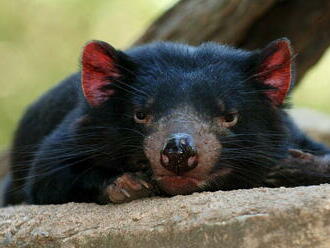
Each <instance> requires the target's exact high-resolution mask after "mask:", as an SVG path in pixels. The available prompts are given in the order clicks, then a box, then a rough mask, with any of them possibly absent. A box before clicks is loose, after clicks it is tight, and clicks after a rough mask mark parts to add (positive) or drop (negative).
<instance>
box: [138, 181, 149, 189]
mask: <svg viewBox="0 0 330 248" xmlns="http://www.w3.org/2000/svg"><path fill="white" fill-rule="evenodd" d="M139 181H140V183H141V184H142V185H143V186H144V187H145V188H147V189H149V188H150V186H149V184H147V183H146V182H145V181H143V180H142V179H140V180H139Z"/></svg>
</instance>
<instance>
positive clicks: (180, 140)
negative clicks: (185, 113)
mask: <svg viewBox="0 0 330 248" xmlns="http://www.w3.org/2000/svg"><path fill="white" fill-rule="evenodd" d="M160 161H161V164H162V166H163V167H164V168H166V169H167V170H170V171H173V172H175V173H176V174H181V173H183V172H187V171H189V170H192V169H194V168H195V167H196V166H197V164H198V161H197V151H196V147H195V145H194V141H193V138H192V137H191V136H190V135H188V134H185V133H176V134H173V135H171V136H170V137H169V138H168V139H167V141H166V143H165V145H164V148H163V150H162V151H161V154H160Z"/></svg>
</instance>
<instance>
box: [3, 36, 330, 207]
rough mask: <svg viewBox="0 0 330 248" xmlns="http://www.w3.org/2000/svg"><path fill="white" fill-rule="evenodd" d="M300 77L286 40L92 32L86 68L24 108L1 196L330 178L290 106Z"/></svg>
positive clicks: (318, 148)
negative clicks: (249, 45) (197, 41)
mask: <svg viewBox="0 0 330 248" xmlns="http://www.w3.org/2000/svg"><path fill="white" fill-rule="evenodd" d="M293 80H294V68H293V54H292V49H291V47H290V42H289V40H287V39H285V38H283V39H279V40H276V41H273V42H271V43H270V44H269V45H268V46H266V48H264V49H262V50H256V51H245V50H240V49H234V48H232V47H229V46H223V45H219V44H215V43H204V44H202V45H200V46H189V45H184V44H178V43H171V42H157V43H152V44H148V45H143V46H140V47H135V48H132V49H129V50H127V51H125V52H122V51H119V50H116V49H114V48H113V47H111V46H110V45H109V44H107V43H105V42H102V41H92V42H90V43H88V44H87V45H86V46H85V47H84V49H83V53H82V58H81V72H79V73H76V74H73V75H72V76H70V77H68V78H67V79H65V80H64V81H63V82H61V83H60V84H58V85H57V86H55V87H54V88H53V89H51V90H50V91H49V92H48V93H46V94H45V95H43V96H42V97H41V98H40V99H39V100H37V101H36V102H35V103H34V104H32V105H31V106H30V107H29V108H28V109H27V111H26V113H25V115H24V116H23V118H22V120H21V122H20V124H19V127H18V129H17V131H16V134H15V138H14V142H13V147H12V153H11V154H12V156H11V172H10V176H9V180H8V184H7V189H6V193H5V204H6V205H9V204H17V203H20V202H27V203H33V204H51V203H65V202H71V201H73V202H96V203H100V204H104V203H108V202H114V203H121V202H127V201H130V200H133V199H137V198H141V197H147V196H151V195H155V194H158V195H177V194H190V193H193V192H198V191H215V190H232V189H243V188H252V187H258V186H280V185H284V186H295V185H304V184H313V183H323V182H330V179H329V175H330V171H329V168H328V167H327V166H328V163H327V155H326V154H328V153H330V150H329V149H328V148H326V147H325V146H323V145H322V144H318V143H316V142H314V141H312V140H311V139H309V138H308V137H307V136H306V135H304V134H303V133H302V132H301V131H300V130H299V129H298V128H297V127H296V126H295V125H294V124H293V123H292V121H291V120H290V118H289V117H288V115H287V114H286V112H285V106H287V103H286V97H287V95H288V92H289V91H290V89H291V88H292V85H293Z"/></svg>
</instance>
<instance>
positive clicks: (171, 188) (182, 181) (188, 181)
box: [155, 175, 203, 195]
mask: <svg viewBox="0 0 330 248" xmlns="http://www.w3.org/2000/svg"><path fill="white" fill-rule="evenodd" d="M155 179H156V181H157V184H158V185H159V187H160V188H161V189H162V190H163V191H165V192H166V193H168V194H170V195H188V194H191V193H193V192H198V191H201V186H202V185H203V181H202V180H200V179H197V178H193V177H187V176H177V175H163V176H157V177H155Z"/></svg>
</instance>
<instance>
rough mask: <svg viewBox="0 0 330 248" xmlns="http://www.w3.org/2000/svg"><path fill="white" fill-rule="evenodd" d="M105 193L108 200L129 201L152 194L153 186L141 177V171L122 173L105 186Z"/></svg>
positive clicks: (116, 201)
mask: <svg viewBox="0 0 330 248" xmlns="http://www.w3.org/2000/svg"><path fill="white" fill-rule="evenodd" d="M106 194H107V196H108V198H109V200H110V202H113V203H124V202H130V201H133V200H136V199H139V198H145V197H150V196H152V195H153V186H152V185H151V184H150V183H149V182H147V181H146V180H144V179H143V173H139V172H137V173H124V174H123V175H122V176H120V177H118V178H117V179H116V180H115V181H114V182H113V183H112V184H110V185H109V186H107V188H106Z"/></svg>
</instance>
